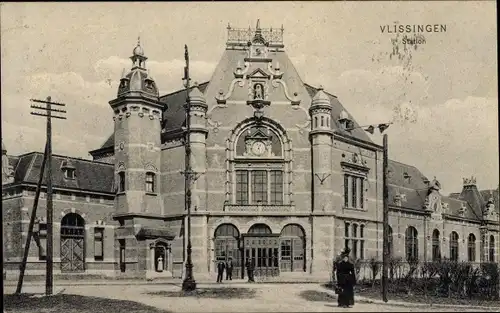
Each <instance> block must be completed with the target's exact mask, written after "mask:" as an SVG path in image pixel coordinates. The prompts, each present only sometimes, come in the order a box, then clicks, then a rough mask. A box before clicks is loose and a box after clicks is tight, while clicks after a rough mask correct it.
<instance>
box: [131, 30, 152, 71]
mask: <svg viewBox="0 0 500 313" xmlns="http://www.w3.org/2000/svg"><path fill="white" fill-rule="evenodd" d="M130 59H131V60H132V66H133V67H136V66H138V67H142V68H145V67H146V60H147V59H148V58H147V57H146V55H145V54H144V49H143V48H142V46H141V37H137V46H135V48H134V50H133V51H132V56H131V57H130Z"/></svg>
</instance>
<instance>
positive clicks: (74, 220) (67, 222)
mask: <svg viewBox="0 0 500 313" xmlns="http://www.w3.org/2000/svg"><path fill="white" fill-rule="evenodd" d="M84 271H85V220H84V219H83V217H81V216H80V215H79V214H77V213H68V214H66V215H65V216H64V217H63V218H62V220H61V272H84Z"/></svg>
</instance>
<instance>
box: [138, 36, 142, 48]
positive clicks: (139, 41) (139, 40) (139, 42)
mask: <svg viewBox="0 0 500 313" xmlns="http://www.w3.org/2000/svg"><path fill="white" fill-rule="evenodd" d="M137 45H138V46H140V45H141V36H137Z"/></svg>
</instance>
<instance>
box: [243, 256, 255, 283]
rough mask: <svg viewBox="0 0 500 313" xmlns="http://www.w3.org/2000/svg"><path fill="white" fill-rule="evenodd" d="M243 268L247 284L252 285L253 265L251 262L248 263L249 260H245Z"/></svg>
mask: <svg viewBox="0 0 500 313" xmlns="http://www.w3.org/2000/svg"><path fill="white" fill-rule="evenodd" d="M245 267H246V268H247V276H248V282H249V283H253V282H255V280H254V279H253V271H254V267H255V266H254V263H253V261H250V259H247V261H246V262H245Z"/></svg>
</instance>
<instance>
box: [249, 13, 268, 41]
mask: <svg viewBox="0 0 500 313" xmlns="http://www.w3.org/2000/svg"><path fill="white" fill-rule="evenodd" d="M252 42H253V43H260V44H265V43H266V40H265V39H264V37H262V29H261V28H260V19H257V25H256V26H255V35H254V36H253V39H252Z"/></svg>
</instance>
